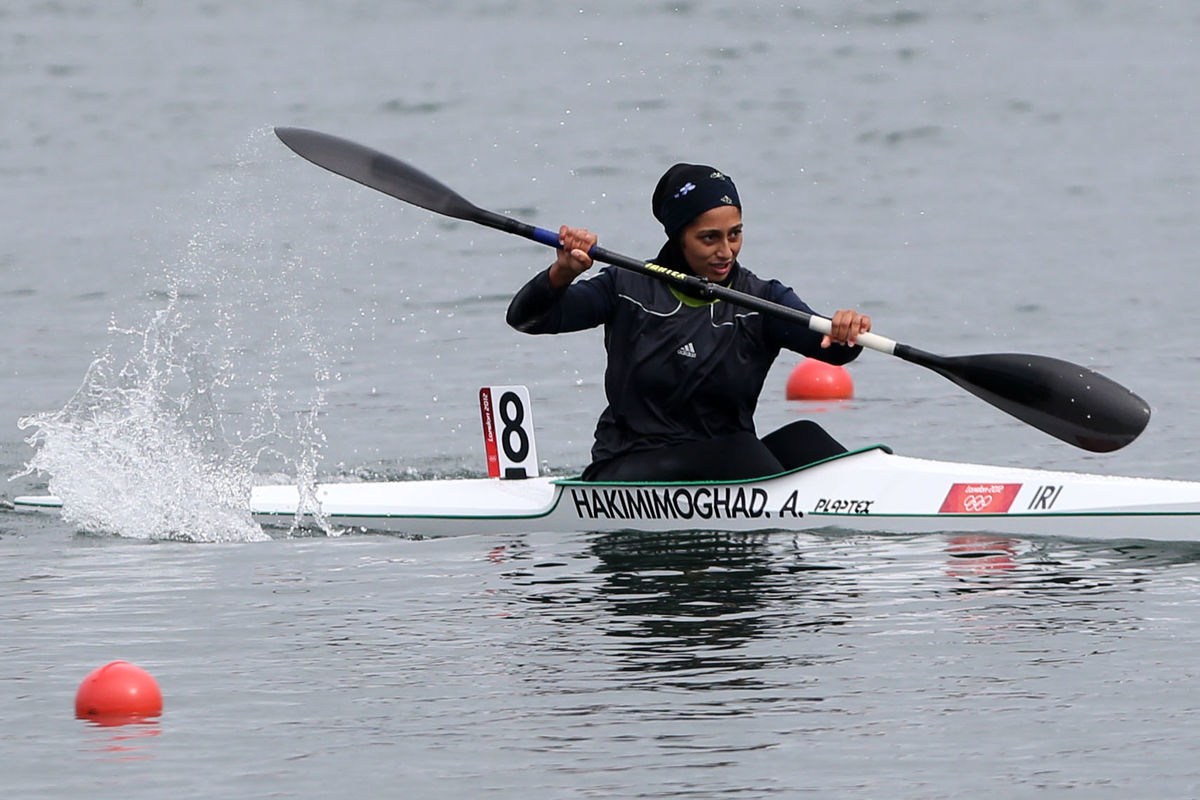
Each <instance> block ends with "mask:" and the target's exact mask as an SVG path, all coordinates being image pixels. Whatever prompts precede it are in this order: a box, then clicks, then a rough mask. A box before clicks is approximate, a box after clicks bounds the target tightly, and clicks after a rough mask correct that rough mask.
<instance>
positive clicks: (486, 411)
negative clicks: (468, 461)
mask: <svg viewBox="0 0 1200 800" xmlns="http://www.w3.org/2000/svg"><path fill="white" fill-rule="evenodd" d="M479 413H480V414H481V415H482V417H483V444H484V447H485V448H486V450H487V465H488V475H489V476H491V477H493V478H536V477H537V474H538V467H537V463H538V462H537V447H535V446H534V442H533V411H532V410H531V408H530V405H529V390H528V389H526V388H525V387H524V386H485V387H483V388H482V389H480V390H479Z"/></svg>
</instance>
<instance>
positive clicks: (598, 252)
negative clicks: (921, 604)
mask: <svg viewBox="0 0 1200 800" xmlns="http://www.w3.org/2000/svg"><path fill="white" fill-rule="evenodd" d="M275 134H276V135H277V136H278V137H279V138H280V140H281V141H282V142H283V143H284V144H286V145H287V146H288V147H290V148H291V149H292V150H293V151H295V152H296V153H297V154H298V155H300V156H302V157H303V158H305V159H307V160H309V161H311V162H312V163H314V164H316V165H317V166H319V167H324V168H325V169H327V170H329V171H330V172H334V173H337V174H338V175H341V176H343V177H345V178H349V179H350V180H353V181H357V182H359V183H361V184H363V185H364V186H369V187H370V188H372V189H376V190H378V191H380V192H383V193H384V194H387V195H391V196H392V197H395V198H397V199H399V200H403V201H405V202H406V203H412V204H413V205H415V206H420V207H421V208H424V209H426V210H428V211H432V212H434V213H435V214H442V215H444V216H447V217H453V218H455V219H461V220H465V221H467V222H475V223H478V224H480V225H486V226H487V227H489V228H495V229H497V230H501V231H504V232H505V233H512V234H516V235H517V236H523V237H525V238H526V239H532V240H533V241H535V242H540V243H541V244H544V245H548V246H550V247H555V248H556V247H558V245H559V242H558V232H557V231H551V230H548V229H546V228H538V227H535V226H533V225H529V224H527V223H524V222H520V221H518V220H515V219H513V218H511V217H507V216H504V215H503V214H497V213H495V212H493V211H488V210H486V209H482V208H479V207H478V206H476V205H475V204H474V203H471V202H470V201H468V200H467V199H466V198H464V197H462V196H461V195H460V194H458V193H457V192H455V191H454V190H453V189H451V188H449V187H448V186H446V185H444V184H442V183H441V182H440V181H438V180H436V179H434V178H432V177H430V176H429V175H426V174H425V173H424V172H421V171H420V170H419V169H417V168H416V167H413V166H411V165H409V164H406V163H405V162H403V161H401V160H399V159H397V158H393V157H392V156H389V155H387V154H385V153H381V152H379V151H377V150H373V149H371V148H369V147H365V146H364V145H361V144H358V143H356V142H352V141H349V140H348V139H342V138H340V137H337V136H331V135H329V134H327V133H320V132H318V131H313V130H307V129H304V128H285V127H279V128H275ZM589 254H590V255H591V257H592V258H593V259H595V260H596V261H600V262H603V263H605V264H611V265H613V266H615V267H620V268H622V269H628V270H632V271H634V272H640V273H642V274H644V275H649V276H651V277H654V278H658V279H659V280H663V281H666V282H668V283H672V284H675V285H676V286H680V287H683V288H686V289H688V290H690V291H692V292H693V293H695V294H698V295H699V296H701V297H707V298H719V299H721V300H726V301H728V302H730V303H734V304H735V305H739V306H743V307H745V308H749V309H753V310H755V311H759V312H762V313H764V314H770V315H773V316H776V317H779V318H782V319H786V320H790V321H792V322H795V323H796V324H798V325H804V326H806V327H808V328H809V329H811V330H814V331H816V332H818V333H822V334H827V333H829V332H830V331H831V330H832V326H833V323H832V322H831V321H830V320H828V319H826V318H825V317H821V316H818V315H815V314H808V313H805V312H803V311H799V310H797V309H794V308H791V307H789V306H784V305H780V304H779V303H773V302H771V301H769V300H764V299H762V298H761V297H755V296H754V295H749V294H746V293H744V292H739V291H737V290H735V289H730V288H728V287H725V286H721V285H720V284H716V283H711V282H709V281H707V280H705V279H703V278H700V277H697V276H695V275H687V274H684V273H682V272H677V271H675V270H672V269H667V268H666V267H661V266H659V265H657V264H654V263H651V262H647V261H641V260H639V259H635V258H630V257H629V256H624V255H621V254H620V253H614V252H612V251H611V250H606V249H605V248H603V247H600V246H599V245H597V246H595V247H593V248H592V249H591V251H590V253H589ZM858 344H860V345H862V346H864V347H867V348H870V349H871V350H878V351H879V352H881V353H887V354H889V355H894V356H897V357H898V358H902V359H904V360H905V361H909V362H912V363H913V364H919V365H921V366H922V367H926V368H928V369H931V370H933V371H934V372H936V373H938V374H939V375H942V376H943V377H945V378H948V379H949V380H951V381H953V382H954V383H956V384H958V385H959V386H961V387H962V388H963V389H966V390H967V391H968V392H970V393H971V394H973V395H975V396H976V397H979V398H980V399H982V400H984V401H986V402H988V403H991V404H992V405H993V406H995V407H996V408H999V409H1000V410H1002V411H1005V412H1007V413H1009V414H1011V415H1012V416H1014V417H1016V418H1017V419H1019V420H1021V421H1022V422H1025V423H1027V424H1029V425H1032V426H1033V427H1035V428H1037V429H1038V430H1041V431H1044V432H1045V433H1048V434H1050V435H1051V436H1054V437H1057V438H1059V439H1061V440H1063V441H1064V442H1067V443H1069V444H1073V445H1075V446H1076V447H1081V448H1083V449H1084V450H1090V451H1092V452H1096V453H1107V452H1111V451H1113V450H1117V449H1119V448H1122V447H1124V446H1125V445H1127V444H1129V443H1130V442H1132V441H1133V440H1134V439H1136V438H1137V437H1138V435H1139V434H1140V433H1141V432H1142V431H1143V430H1144V429H1145V427H1146V424H1147V423H1148V422H1149V421H1150V407H1149V406H1148V405H1147V404H1146V401H1145V400H1143V399H1142V398H1140V397H1138V396H1137V395H1136V394H1134V393H1133V392H1131V391H1129V390H1128V389H1126V388H1125V387H1124V386H1122V385H1121V384H1119V383H1117V382H1116V381H1113V380H1112V379H1110V378H1106V377H1105V376H1103V375H1101V374H1100V373H1098V372H1094V371H1093V370H1090V369H1088V368H1087V367H1082V366H1079V365H1078V364H1072V363H1070V362H1069V361H1062V360H1060V359H1057V358H1050V357H1048V356H1037V355H1024V354H1020V353H991V354H986V353H985V354H979V355H969V356H939V355H936V354H934V353H928V352H925V351H924V350H919V349H917V348H915V347H913V346H911V345H907V344H901V343H899V342H897V341H894V340H892V339H888V338H887V337H884V336H880V335H878V334H875V333H870V332H868V333H862V334H859V336H858Z"/></svg>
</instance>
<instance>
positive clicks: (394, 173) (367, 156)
mask: <svg viewBox="0 0 1200 800" xmlns="http://www.w3.org/2000/svg"><path fill="white" fill-rule="evenodd" d="M275 135H276V136H278V137H279V140H280V141H281V142H283V143H284V144H286V145H287V146H288V147H290V148H291V149H292V150H294V151H295V152H296V154H297V155H300V156H302V157H303V158H306V159H308V160H309V161H311V162H312V163H314V164H316V165H317V166H318V167H324V168H325V169H327V170H329V171H330V172H333V173H336V174H338V175H341V176H342V177H343V178H349V179H350V180H352V181H358V182H359V183H361V184H362V185H363V186H369V187H370V188H372V189H375V190H377V191H380V192H383V193H384V194H388V195H391V196H392V197H395V198H396V199H398V200H403V201H404V202H406V203H412V204H413V205H414V206H420V207H421V208H424V209H426V210H428V211H432V212H434V213H436V214H444V215H446V216H448V217H454V218H456V219H465V220H468V221H478V219H477V218H478V216H479V215H480V214H481V213H482V211H481V209H479V208H477V207H476V206H475V205H474V204H473V203H471V202H470V201H468V200H467V199H466V198H464V197H462V196H461V195H460V194H458V193H457V192H455V191H454V190H453V189H451V188H450V187H448V186H446V185H445V184H443V183H441V182H440V181H438V180H436V179H435V178H431V177H430V176H428V175H426V174H425V173H424V172H421V170H419V169H417V168H416V167H414V166H411V165H409V164H405V163H404V162H403V161H401V160H400V159H398V158H393V157H392V156H389V155H387V154H386V153H381V152H379V151H378V150H372V149H371V148H370V147H366V146H364V145H361V144H358V143H357V142H352V141H350V140H349V139H342V138H339V137H337V136H330V135H329V134H328V133H321V132H320V131H311V130H308V129H306V128H283V127H280V128H276V129H275Z"/></svg>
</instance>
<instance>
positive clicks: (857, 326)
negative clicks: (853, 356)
mask: <svg viewBox="0 0 1200 800" xmlns="http://www.w3.org/2000/svg"><path fill="white" fill-rule="evenodd" d="M831 319H832V321H833V330H832V331H831V332H830V333H829V334H827V335H826V336H825V338H823V339H821V347H829V345H831V344H833V343H834V342H837V343H838V344H845V345H849V346H851V347H853V346H854V345H855V344H856V343H857V342H858V335H859V334H860V333H866V332H867V331H869V330H871V318H870V317H868V316H867V315H866V314H860V313H858V312H857V311H847V310H845V309H841V310H839V311H838V312H837V313H836V314H834V315H833V317H831Z"/></svg>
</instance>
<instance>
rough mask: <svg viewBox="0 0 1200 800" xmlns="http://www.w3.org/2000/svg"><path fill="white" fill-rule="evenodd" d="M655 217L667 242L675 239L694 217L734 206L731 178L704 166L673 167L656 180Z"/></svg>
mask: <svg viewBox="0 0 1200 800" xmlns="http://www.w3.org/2000/svg"><path fill="white" fill-rule="evenodd" d="M651 203H652V204H653V206H654V209H653V210H654V216H655V218H656V219H657V220H658V221H659V222H661V223H662V226H663V230H664V231H666V234H667V238H668V239H674V238H675V237H676V236H677V235H678V234H679V232H680V231H682V230H683V229H684V228H686V227H687V225H688V223H689V222H691V221H692V220H694V219H695V218H696V217H698V216H700V215H701V214H703V213H704V212H705V211H708V210H710V209H713V208H717V207H718V206H737V208H738V210H739V211H740V210H741V209H742V201H741V200H739V199H738V193H737V187H736V186H734V185H733V179H731V178H730V177H729V176H728V175H726V174H725V173H723V172H721V171H720V170H717V169H714V168H712V167H709V166H706V165H704V164H676V165H675V166H673V167H671V168H670V169H669V170H667V171H666V172H665V173H663V176H662V177H661V178H659V179H658V185H657V186H655V187H654V197H653V198H652V199H651Z"/></svg>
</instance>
